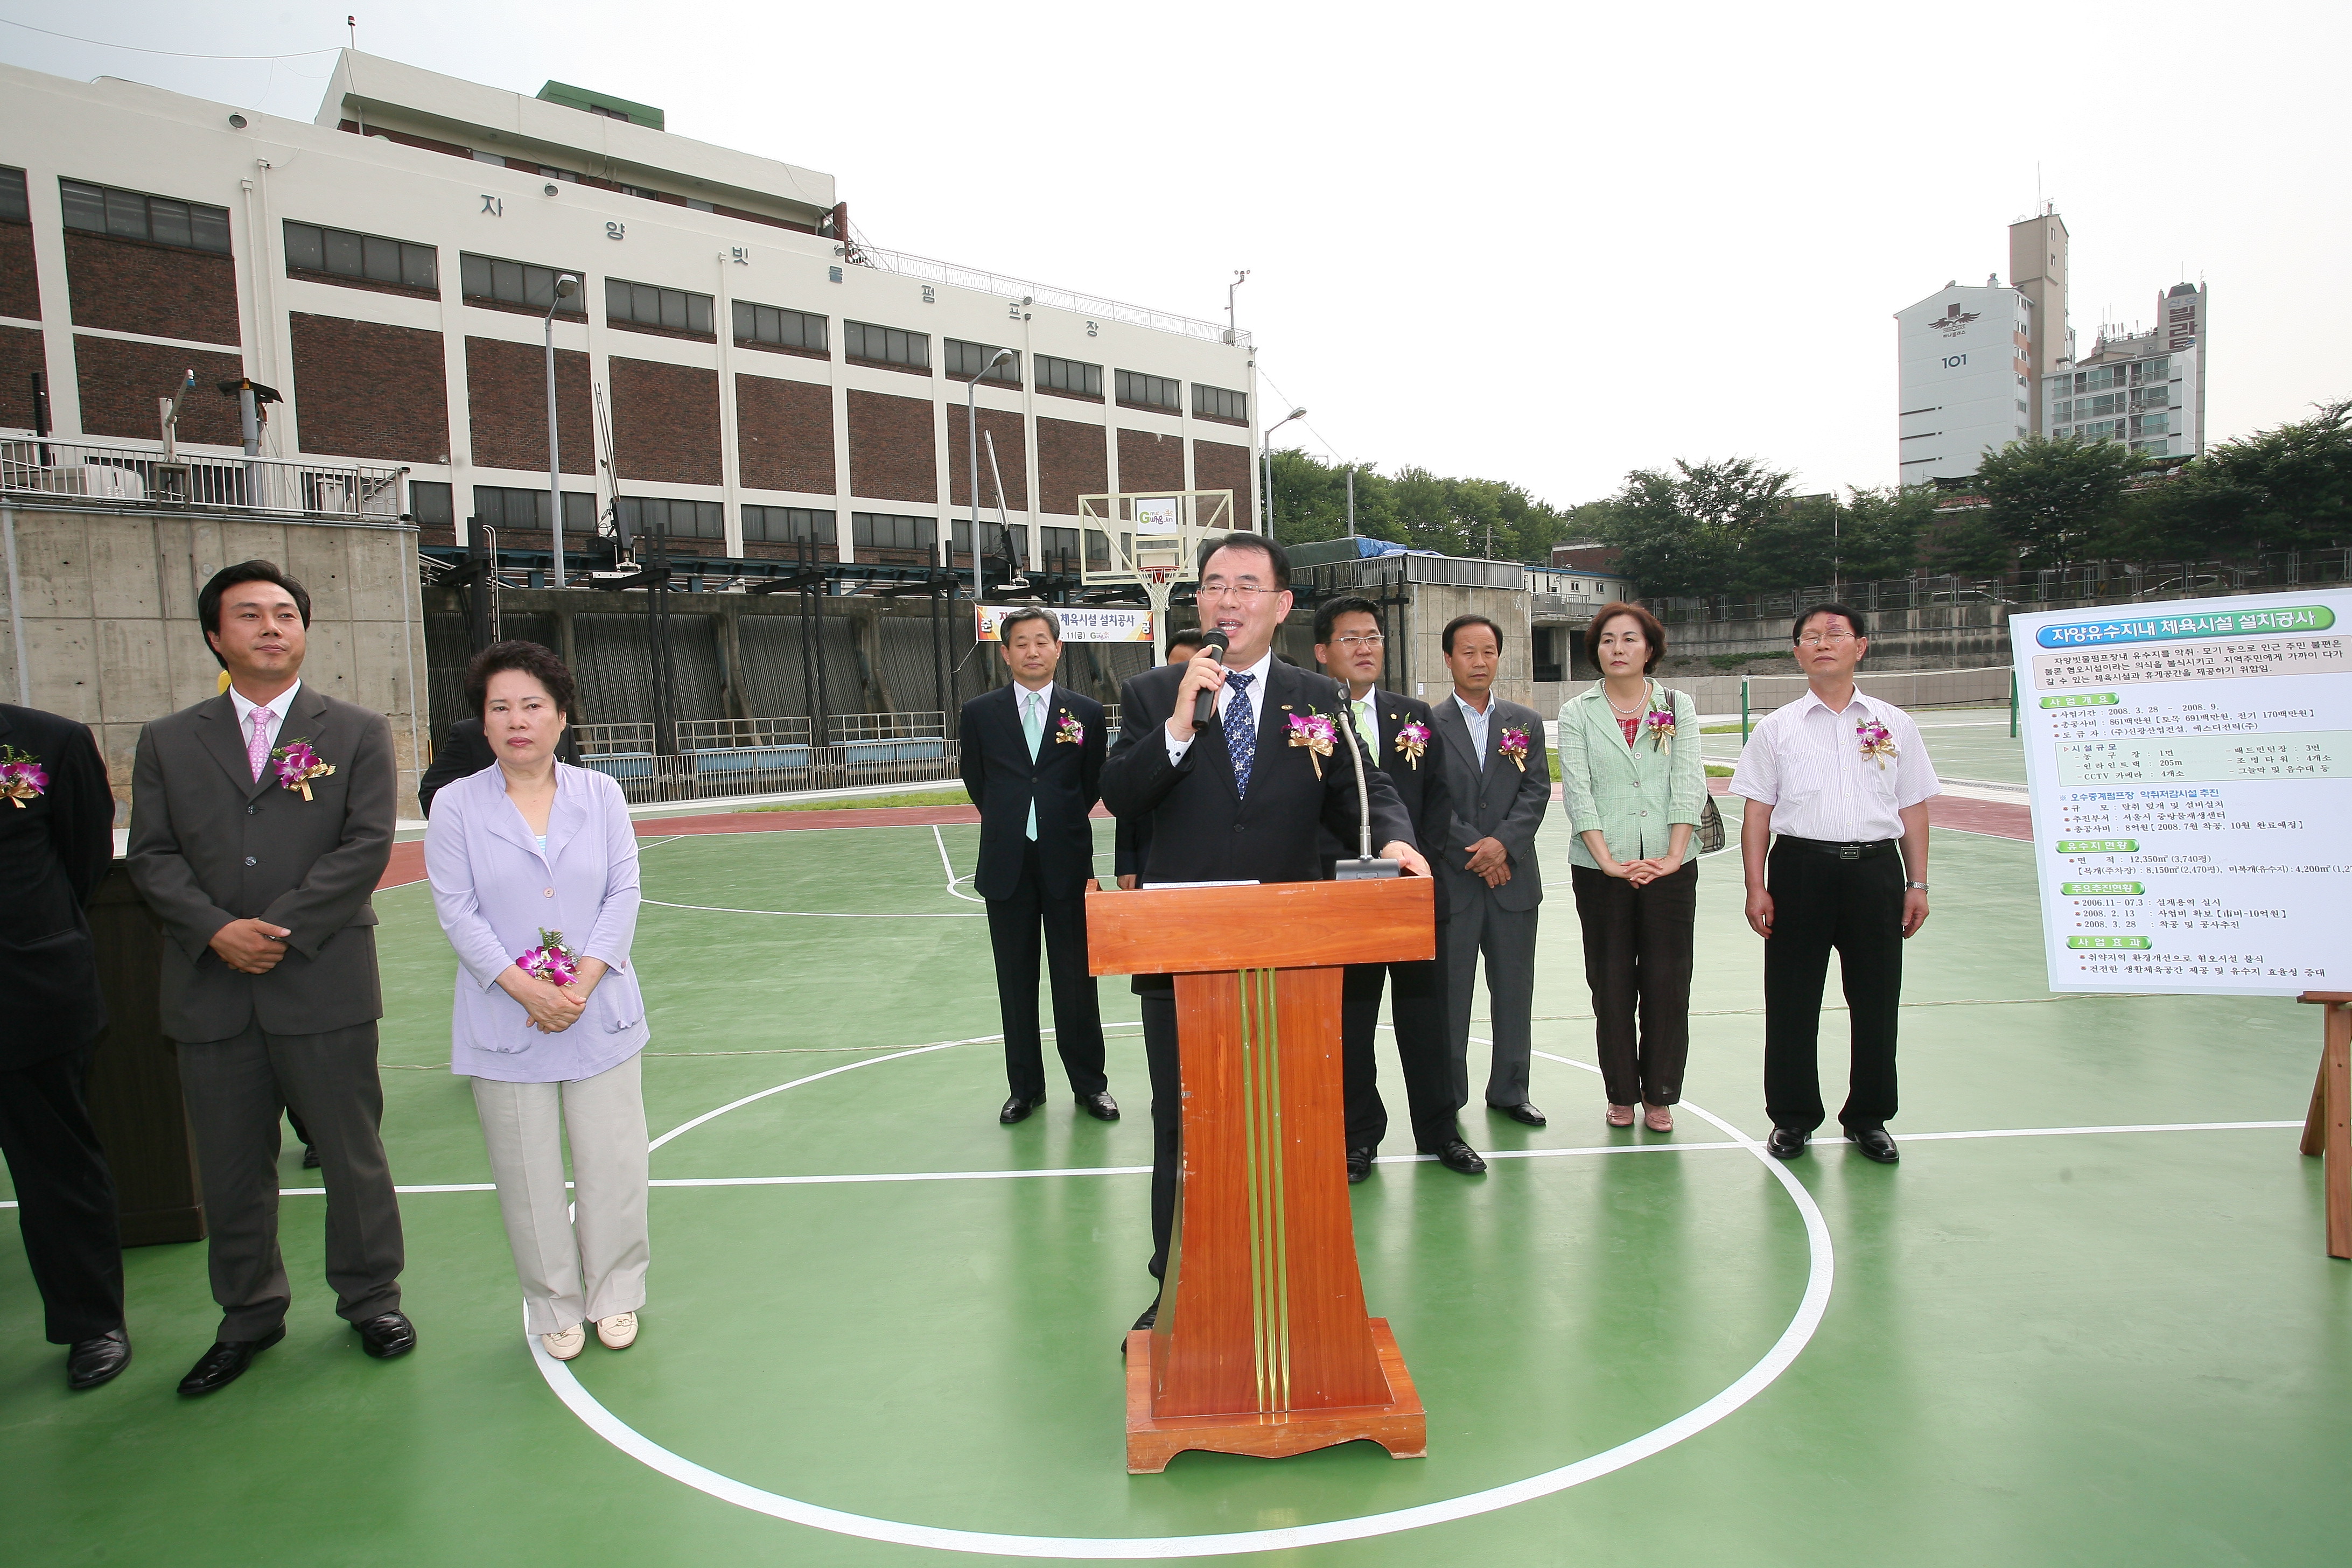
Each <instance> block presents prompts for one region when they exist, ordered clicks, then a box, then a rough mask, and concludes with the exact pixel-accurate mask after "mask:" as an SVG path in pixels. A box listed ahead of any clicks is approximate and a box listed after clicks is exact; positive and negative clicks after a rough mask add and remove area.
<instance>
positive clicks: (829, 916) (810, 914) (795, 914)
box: [637, 889, 988, 921]
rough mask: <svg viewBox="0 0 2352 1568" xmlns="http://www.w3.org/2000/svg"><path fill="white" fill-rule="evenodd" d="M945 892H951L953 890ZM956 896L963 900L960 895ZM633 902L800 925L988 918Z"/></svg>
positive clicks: (982, 916) (959, 914)
mask: <svg viewBox="0 0 2352 1568" xmlns="http://www.w3.org/2000/svg"><path fill="white" fill-rule="evenodd" d="M949 890H950V892H953V891H954V889H949ZM956 896H957V897H958V898H963V897H965V895H964V894H961V893H957V894H956ZM637 901H638V902H639V903H641V904H651V905H652V906H653V907H654V908H656V909H658V910H698V911H699V912H700V913H703V914H706V915H782V916H784V917H785V918H787V919H790V920H800V921H984V920H986V919H987V918H988V917H987V916H986V915H985V914H967V913H966V912H964V911H963V910H908V911H907V912H905V913H899V914H890V913H877V912H871V911H856V912H852V911H847V910H730V909H722V908H720V907H719V905H717V904H673V903H671V902H670V901H669V900H667V899H647V898H640V899H639V900H637ZM971 901H972V902H974V903H978V902H982V900H977V899H975V900H971Z"/></svg>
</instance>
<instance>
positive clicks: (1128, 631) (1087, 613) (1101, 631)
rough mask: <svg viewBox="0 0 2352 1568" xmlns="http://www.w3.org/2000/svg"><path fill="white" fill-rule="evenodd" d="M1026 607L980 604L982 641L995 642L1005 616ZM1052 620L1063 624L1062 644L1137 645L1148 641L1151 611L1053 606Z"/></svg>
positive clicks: (1091, 606) (1116, 606) (1123, 606)
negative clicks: (1125, 643)
mask: <svg viewBox="0 0 2352 1568" xmlns="http://www.w3.org/2000/svg"><path fill="white" fill-rule="evenodd" d="M1029 607H1030V606H1028V605H981V606H980V617H979V621H978V625H977V628H976V629H977V631H978V633H979V637H980V640H981V641H982V642H996V641H999V640H1000V638H999V637H998V636H997V627H998V626H1000V625H1001V624H1003V620H1004V617H1005V616H1009V615H1011V614H1012V613H1013V611H1015V610H1021V609H1027V608H1029ZM1052 608H1053V611H1054V618H1055V620H1057V621H1060V622H1061V623H1062V640H1063V641H1064V642H1139V643H1148V642H1150V640H1151V612H1150V610H1144V609H1129V608H1127V607H1126V606H1125V605H1054V606H1052Z"/></svg>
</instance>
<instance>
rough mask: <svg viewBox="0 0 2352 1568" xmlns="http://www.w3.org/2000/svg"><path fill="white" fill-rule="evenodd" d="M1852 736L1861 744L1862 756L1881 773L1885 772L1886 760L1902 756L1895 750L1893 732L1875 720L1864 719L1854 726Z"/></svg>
mask: <svg viewBox="0 0 2352 1568" xmlns="http://www.w3.org/2000/svg"><path fill="white" fill-rule="evenodd" d="M1853 734H1854V739H1856V740H1858V741H1860V742H1862V754H1863V755H1864V756H1865V757H1868V758H1870V759H1871V760H1872V761H1874V762H1875V763H1877V764H1878V771H1879V772H1881V773H1885V771H1886V759H1887V758H1889V757H1894V756H1900V755H1901V754H1902V753H1901V752H1897V751H1896V750H1895V731H1892V730H1889V729H1888V728H1887V727H1886V726H1885V725H1884V724H1882V723H1880V722H1879V721H1877V720H1875V719H1864V720H1863V721H1861V722H1859V723H1857V724H1855V725H1854V727H1853Z"/></svg>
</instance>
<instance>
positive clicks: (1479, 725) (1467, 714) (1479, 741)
mask: <svg viewBox="0 0 2352 1568" xmlns="http://www.w3.org/2000/svg"><path fill="white" fill-rule="evenodd" d="M1454 706H1455V707H1456V708H1459V709H1461V710H1462V718H1463V720H1464V721H1465V722H1466V723H1467V724H1468V725H1469V726H1470V754H1471V755H1472V756H1475V757H1476V758H1477V759H1478V771H1479V772H1480V773H1485V772H1486V721H1487V720H1489V719H1492V718H1493V717H1494V716H1495V694H1494V693H1493V692H1491V691H1490V692H1488V693H1487V694H1486V711H1485V712H1484V713H1481V712H1479V711H1478V710H1476V709H1475V708H1473V707H1471V706H1470V704H1468V703H1467V702H1465V701H1463V700H1462V693H1460V692H1459V691H1457V692H1455V693H1454Z"/></svg>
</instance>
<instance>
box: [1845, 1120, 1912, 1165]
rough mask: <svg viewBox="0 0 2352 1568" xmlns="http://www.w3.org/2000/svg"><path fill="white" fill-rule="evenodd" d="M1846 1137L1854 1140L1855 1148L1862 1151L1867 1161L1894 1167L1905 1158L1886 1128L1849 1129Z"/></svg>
mask: <svg viewBox="0 0 2352 1568" xmlns="http://www.w3.org/2000/svg"><path fill="white" fill-rule="evenodd" d="M1845 1135H1846V1136H1847V1137H1849V1138H1851V1139H1853V1146H1854V1147H1855V1148H1857V1149H1859V1150H1861V1151H1862V1153H1863V1158H1864V1159H1866V1160H1875V1161H1877V1162H1878V1163H1880V1164H1882V1165H1892V1164H1895V1163H1899V1162H1900V1161H1901V1160H1902V1158H1903V1151H1902V1150H1900V1149H1897V1148H1896V1147H1895V1140H1894V1139H1893V1138H1892V1137H1890V1136H1889V1135H1888V1133H1887V1131H1886V1129H1885V1128H1884V1127H1849V1128H1847V1129H1846V1130H1845Z"/></svg>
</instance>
